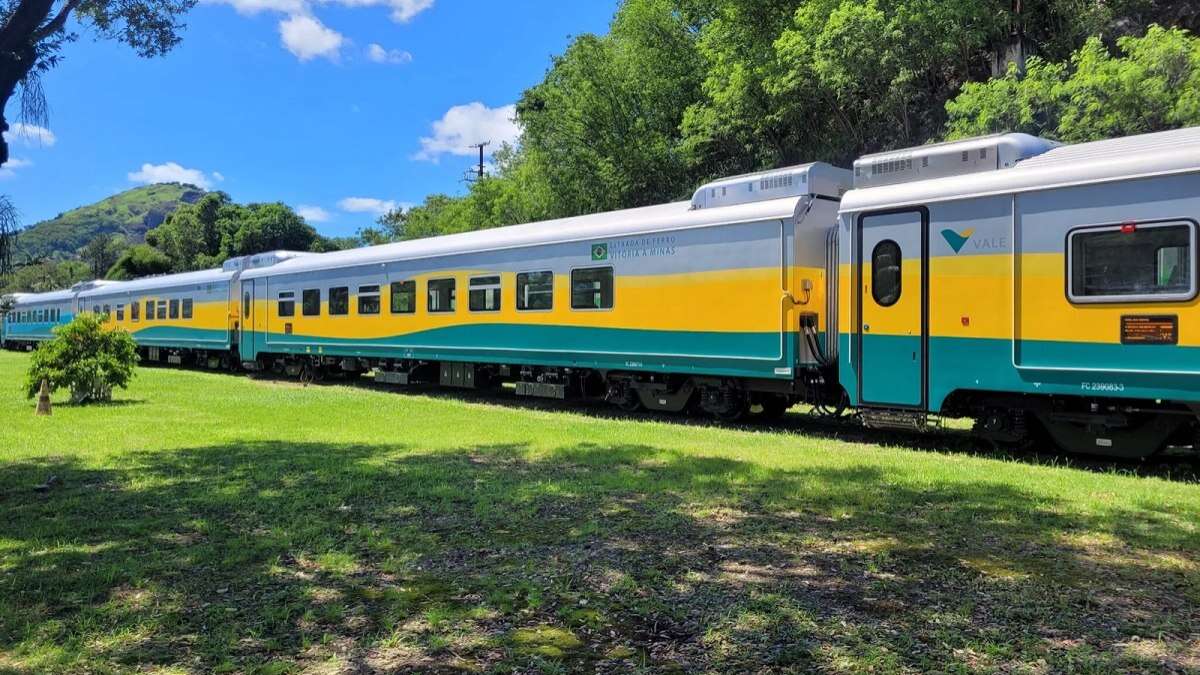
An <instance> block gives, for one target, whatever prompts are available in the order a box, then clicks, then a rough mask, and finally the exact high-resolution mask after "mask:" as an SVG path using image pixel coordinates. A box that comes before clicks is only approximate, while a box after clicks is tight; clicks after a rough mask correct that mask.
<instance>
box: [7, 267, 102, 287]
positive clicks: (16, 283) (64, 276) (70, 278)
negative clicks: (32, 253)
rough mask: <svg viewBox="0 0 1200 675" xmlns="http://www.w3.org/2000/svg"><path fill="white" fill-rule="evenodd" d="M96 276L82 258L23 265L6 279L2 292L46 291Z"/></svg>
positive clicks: (69, 285)
mask: <svg viewBox="0 0 1200 675" xmlns="http://www.w3.org/2000/svg"><path fill="white" fill-rule="evenodd" d="M92 278H94V277H93V276H92V268H91V267H90V266H89V265H88V264H87V263H85V262H83V261H80V260H63V261H53V260H48V261H45V262H40V263H36V264H33V265H22V266H21V267H18V268H16V269H15V270H13V273H12V274H10V275H8V276H7V277H6V278H5V279H4V283H3V285H0V293H44V292H46V291H54V290H59V289H63V288H70V287H71V286H72V285H74V284H76V283H78V282H80V281H87V280H88V279H92Z"/></svg>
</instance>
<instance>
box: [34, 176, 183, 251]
mask: <svg viewBox="0 0 1200 675" xmlns="http://www.w3.org/2000/svg"><path fill="white" fill-rule="evenodd" d="M202 196H204V190H201V189H200V188H198V187H196V186H194V185H185V184H182V183H159V184H157V185H146V186H143V187H137V188H133V189H132V190H126V191H125V192H121V193H119V194H115V195H113V196H111V197H108V198H106V199H103V200H101V201H99V202H96V203H95V204H90V205H88V206H81V207H79V208H77V209H72V210H70V211H67V212H66V213H62V214H59V215H58V216H56V217H55V218H52V219H50V220H45V221H42V222H40V223H37V224H35V225H33V226H31V227H29V228H28V229H26V230H25V231H23V232H21V233H20V236H19V237H18V238H17V247H16V252H17V255H16V258H17V262H18V263H21V262H27V261H29V260H38V259H42V258H51V259H67V258H75V257H78V255H79V253H80V251H81V250H82V249H83V247H84V246H86V245H87V244H89V243H90V242H92V241H93V240H94V239H96V238H97V237H98V236H100V235H119V236H121V237H122V238H123V239H124V240H125V241H128V242H131V243H137V242H140V241H142V240H143V239H144V238H145V236H146V232H147V231H149V230H151V229H153V228H155V227H158V225H160V224H161V223H162V222H163V221H164V220H166V218H167V216H168V215H169V214H170V213H171V212H173V211H174V210H175V209H177V208H179V206H180V205H182V204H191V203H193V202H195V201H196V200H198V199H200V197H202Z"/></svg>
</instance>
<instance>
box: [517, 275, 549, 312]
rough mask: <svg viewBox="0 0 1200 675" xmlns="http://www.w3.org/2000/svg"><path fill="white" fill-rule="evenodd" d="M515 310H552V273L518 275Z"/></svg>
mask: <svg viewBox="0 0 1200 675" xmlns="http://www.w3.org/2000/svg"><path fill="white" fill-rule="evenodd" d="M517 309H519V310H521V311H527V310H535V309H554V272H522V273H521V274H518V275H517Z"/></svg>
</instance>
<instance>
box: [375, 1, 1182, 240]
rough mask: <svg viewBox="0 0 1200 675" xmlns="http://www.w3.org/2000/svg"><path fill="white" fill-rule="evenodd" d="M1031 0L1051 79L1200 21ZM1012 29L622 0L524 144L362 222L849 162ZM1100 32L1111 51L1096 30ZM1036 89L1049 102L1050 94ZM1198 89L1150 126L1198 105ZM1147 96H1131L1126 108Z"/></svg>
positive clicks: (551, 83)
mask: <svg viewBox="0 0 1200 675" xmlns="http://www.w3.org/2000/svg"><path fill="white" fill-rule="evenodd" d="M1022 5H1023V14H1022V16H1023V20H1022V21H1021V23H1022V25H1023V28H1024V33H1025V35H1026V44H1027V47H1028V48H1029V49H1031V50H1035V51H1036V52H1037V53H1039V54H1040V55H1041V58H1042V59H1045V60H1044V61H1039V60H1037V59H1034V60H1032V61H1031V68H1030V70H1031V73H1030V76H1031V78H1043V79H1045V78H1048V77H1049V78H1052V76H1053V73H1048V72H1046V71H1044V70H1038V69H1040V68H1042V67H1043V65H1044V64H1046V63H1054V62H1056V61H1059V60H1062V59H1066V58H1069V57H1070V55H1071V54H1072V52H1073V51H1075V50H1077V49H1079V48H1080V47H1081V46H1082V45H1084V43H1085V41H1086V40H1087V39H1088V36H1092V35H1103V36H1105V37H1106V38H1107V39H1108V40H1110V41H1111V40H1114V39H1116V38H1118V37H1121V36H1129V35H1137V34H1140V33H1142V32H1144V31H1145V30H1146V28H1147V26H1149V25H1150V24H1151V23H1152V22H1153V21H1156V20H1159V21H1170V22H1172V23H1174V24H1179V25H1184V26H1193V27H1194V26H1196V25H1197V23H1198V22H1200V6H1195V5H1194V4H1193V3H1182V2H1160V1H1158V0H1113V1H1111V2H1104V3H1098V2H1092V1H1090V0H1041V1H1039V2H1025V3H1022ZM1014 28H1015V20H1014V18H1013V16H1012V3H1010V2H1009V1H1008V0H985V1H983V2H977V1H975V0H865V1H864V0H626V1H625V2H624V3H622V5H621V7H620V9H619V10H618V12H617V14H616V16H615V18H614V20H613V23H612V26H611V30H610V32H609V33H608V34H607V35H604V36H596V35H581V36H579V37H577V38H576V39H575V40H574V41H573V42H572V43H571V45H570V46H569V47H568V48H567V50H566V51H565V52H564V53H563V54H562V55H561V56H558V57H556V58H555V59H554V60H553V62H552V64H551V67H550V69H549V70H548V71H547V73H546V76H545V78H544V79H543V81H542V82H541V83H539V84H537V85H535V86H534V87H532V88H530V89H529V90H528V91H526V92H525V93H524V95H523V96H522V97H521V99H520V101H519V102H518V104H517V117H518V121H519V122H520V124H521V126H522V128H523V136H522V139H521V145H520V147H519V148H517V149H513V148H506V149H504V150H503V151H502V152H500V153H497V156H496V167H497V168H496V170H495V172H494V175H493V176H491V177H489V178H487V179H484V180H481V181H479V182H477V183H475V184H473V185H472V186H471V188H470V190H469V191H468V192H467V194H465V195H463V196H461V197H455V196H448V195H444V194H437V195H431V196H430V197H429V198H428V199H427V200H426V201H425V202H424V203H423V204H421V205H419V206H417V207H415V208H412V209H410V210H406V211H397V212H395V213H391V214H388V215H387V216H385V217H384V218H383V219H381V220H380V222H379V226H378V227H376V228H370V229H367V230H364V231H362V232H361V233H360V238H361V239H362V240H363V241H364V242H365V243H379V242H383V241H394V240H397V239H412V238H418V237H427V236H433V235H437V234H447V233H453V232H462V231H466V230H474V229H481V228H488V227H496V226H499V225H507V224H512V223H519V222H529V221H532V220H540V219H548V218H557V217H563V216H572V215H578V214H582V213H589V212H596V211H602V210H608V209H619V208H627V207H633V206H639V205H645V204H653V203H661V202H665V201H670V200H674V199H680V198H686V197H687V196H688V195H689V194H690V192H691V191H692V190H693V189H694V188H695V187H696V186H697V185H699V184H700V183H702V182H704V181H705V180H707V179H710V178H713V177H717V176H729V175H734V174H738V173H742V172H747V171H756V170H761V169H767V168H773V167H778V166H783V165H787V164H794V163H800V162H809V161H818V160H820V161H829V162H833V163H836V164H839V165H842V166H846V165H848V164H849V163H850V162H851V161H853V159H855V158H856V157H859V156H861V155H863V154H866V153H869V152H874V151H878V150H886V149H891V148H896V147H904V146H911V145H919V144H922V143H926V142H929V141H933V140H939V139H940V138H941V137H942V136H943V134H944V133H945V130H946V122H947V119H948V118H949V117H951V116H954V115H957V114H959V113H955V112H953V111H952V110H948V109H947V106H946V104H947V101H950V100H952V99H953V98H954V97H955V96H957V95H958V94H959V92H960V91H962V90H963V87H964V86H967V87H968V89H969V88H970V87H971V86H973V85H971V83H973V82H982V81H986V80H987V79H988V78H989V77H990V76H991V75H992V73H993V72H994V70H996V69H997V68H998V67H1001V66H1003V62H1004V59H1005V58H1006V57H1005V55H1006V54H1007V52H1008V50H1009V47H1010V46H1011V43H1012V41H1013V37H1012V36H1013V33H1014ZM1150 39H1151V41H1157V40H1158V39H1159V38H1158V36H1157V35H1155V36H1152V37H1151V38H1150ZM1088 44H1089V45H1092V46H1091V47H1089V49H1093V50H1097V49H1098V50H1100V51H1101V52H1102V51H1103V49H1102V47H1101V45H1102V44H1103V43H1102V42H1100V41H1099V40H1093V42H1091V43H1088ZM1122 44H1127V43H1126V42H1125V39H1124V38H1123V39H1122ZM1097 54H1098V53H1097ZM1147 58H1149V55H1148V56H1147ZM1155 58H1166V56H1165V55H1158V56H1156V57H1155ZM1100 60H1102V59H1100ZM1035 66H1036V68H1035ZM1095 67H1096V69H1097V77H1094V78H1093V80H1094V82H1093V85H1094V86H1095V87H1097V89H1096V90H1097V91H1105V92H1107V91H1108V90H1109V89H1108V88H1110V87H1120V86H1125V85H1121V84H1119V82H1116V81H1114V82H1105V81H1103V80H1104V79H1105V78H1114V79H1115V80H1119V79H1120V77H1121V75H1120V74H1118V73H1108V74H1107V75H1105V76H1104V77H1100V76H1099V75H1100V72H1101V71H1103V72H1108V71H1105V70H1104V69H1103V68H1101V67H1100V64H1099V62H1098V61H1097V63H1096V65H1095ZM1151 75H1152V74H1151ZM1162 80H1163V82H1165V83H1166V84H1167V85H1168V86H1170V85H1172V84H1174V85H1179V86H1192V85H1189V84H1188V83H1189V82H1190V80H1189V81H1185V80H1184V79H1181V78H1180V77H1172V76H1170V75H1164V76H1163V77H1162ZM1131 82H1136V80H1131V81H1128V82H1126V85H1129V86H1132V85H1131ZM1014 83H1015V79H1014V81H1013V82H1010V83H1009V85H1008V86H1010V88H1011V87H1014V86H1015V84H1014ZM997 88H998V89H999V87H997ZM1195 90H1196V89H1195V87H1194V86H1192V88H1191V89H1189V90H1188V91H1189V92H1194V91H1195ZM1014 92H1015V89H1014ZM1131 93H1133V92H1131ZM1085 94H1086V92H1085V91H1082V90H1080V91H1078V92H1068V95H1085ZM1028 95H1029V96H1030V97H1031V98H1030V99H1029V105H1030V107H1031V109H1033V110H1036V109H1037V105H1038V103H1039V101H1040V99H1038V98H1037V95H1036V92H1029V94H1028ZM1012 98H1014V97H1013V96H1009V97H1008V98H1007V99H1006V98H1005V95H1004V94H1003V92H997V93H996V95H995V96H992V97H991V99H989V101H988V102H989V103H990V104H991V106H992V107H991V108H987V107H986V106H985V110H991V109H992V108H1000V111H999V112H1002V111H1003V110H1004V106H1005V105H1012V103H1011V101H1010V100H1008V99H1012ZM1127 98H1129V97H1127ZM1193 98H1194V96H1192V95H1190V94H1189V95H1188V96H1184V97H1183V99H1184V100H1181V101H1179V102H1178V104H1177V105H1173V107H1174V108H1177V110H1171V111H1165V112H1164V113H1162V114H1161V115H1157V114H1154V115H1151V116H1150V117H1151V119H1150V120H1149V121H1148V123H1147V125H1146V126H1147V127H1149V126H1154V125H1155V124H1158V123H1157V122H1155V121H1154V120H1155V119H1157V118H1159V117H1161V118H1162V119H1164V120H1167V121H1166V122H1164V123H1165V124H1179V123H1180V122H1179V120H1183V119H1190V118H1189V117H1188V116H1187V114H1186V110H1187V109H1188V107H1189V106H1192V105H1194V104H1193V103H1191V102H1190V101H1191V100H1192V99H1193ZM1167 101H1168V99H1166V98H1164V99H1163V101H1162V102H1161V103H1160V104H1157V105H1160V106H1161V105H1165V104H1166V102H1167ZM1141 105H1144V103H1143V102H1140V101H1135V100H1133V99H1132V98H1130V108H1129V109H1130V110H1131V111H1136V110H1138V109H1139V108H1138V106H1141ZM964 108H966V109H969V105H964ZM999 112H994V113H993V112H989V113H987V114H992V115H996V114H999ZM1010 117H1011V115H1010ZM956 123H957V122H956ZM1072 126H1073V128H1075V129H1076V130H1083V129H1088V130H1089V131H1087V133H1088V134H1095V133H1100V131H1099V130H1100V129H1111V130H1114V131H1115V130H1117V129H1125V128H1126V126H1125V125H1120V124H1113V123H1112V122H1111V120H1107V119H1106V116H1105V115H1101V114H1099V111H1093V112H1092V113H1089V114H1087V115H1085V116H1083V117H1080V118H1079V119H1078V120H1077V121H1073V122H1072ZM1076 133H1080V131H1076Z"/></svg>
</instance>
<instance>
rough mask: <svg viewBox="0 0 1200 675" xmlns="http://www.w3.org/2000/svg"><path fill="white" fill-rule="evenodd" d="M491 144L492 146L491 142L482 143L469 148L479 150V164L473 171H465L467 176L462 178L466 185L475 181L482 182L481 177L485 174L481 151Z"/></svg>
mask: <svg viewBox="0 0 1200 675" xmlns="http://www.w3.org/2000/svg"><path fill="white" fill-rule="evenodd" d="M491 144H492V142H491V141H484V142H482V143H476V144H475V145H472V146H471V147H472V148H475V149H477V150H479V164H478V166H476V167H475V170H474V171H467V175H466V176H464V177H463V180H464V181H466V182H468V183H474V182H475V181H478V180H483V177H484V175H485V172H484V170H483V149H484V148H486V147H487V146H489V145H491ZM472 173H473V174H475V175H474V177H472V176H471V174H472Z"/></svg>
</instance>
